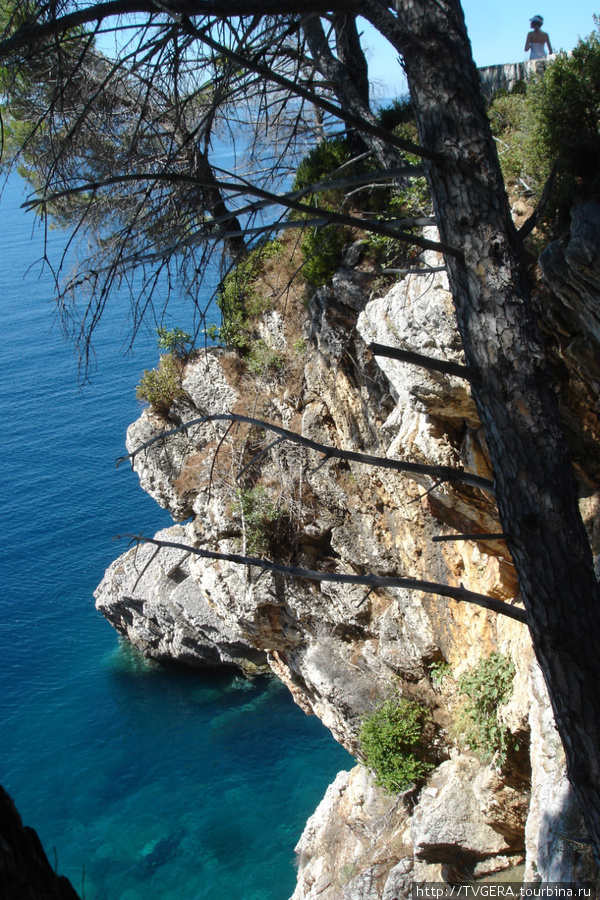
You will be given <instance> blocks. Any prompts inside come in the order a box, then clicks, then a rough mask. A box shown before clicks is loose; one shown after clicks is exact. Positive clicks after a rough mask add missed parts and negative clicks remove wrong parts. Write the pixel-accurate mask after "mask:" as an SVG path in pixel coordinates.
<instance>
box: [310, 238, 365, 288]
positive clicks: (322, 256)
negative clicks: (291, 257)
mask: <svg viewBox="0 0 600 900" xmlns="http://www.w3.org/2000/svg"><path fill="white" fill-rule="evenodd" d="M351 240H352V235H351V232H350V231H349V230H348V229H347V228H343V227H340V226H338V225H326V226H325V227H324V228H308V229H307V230H306V231H305V232H304V234H303V235H302V241H301V242H300V249H301V250H302V256H303V258H304V264H303V266H302V273H303V275H304V277H305V279H306V280H307V281H308V283H309V284H312V285H313V287H317V288H318V287H321V286H322V285H324V284H327V282H328V281H330V280H331V278H333V276H334V275H335V273H336V272H337V270H338V269H339V267H340V265H341V263H342V257H343V253H344V247H345V246H346V245H347V244H348V243H349V242H350V241H351Z"/></svg>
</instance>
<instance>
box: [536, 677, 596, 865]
mask: <svg viewBox="0 0 600 900" xmlns="http://www.w3.org/2000/svg"><path fill="white" fill-rule="evenodd" d="M531 697H532V703H531V710H530V722H531V761H532V767H533V771H532V777H531V806H530V809H529V817H528V819H527V829H526V833H525V836H526V845H527V859H526V870H525V881H534V882H535V881H541V882H552V881H572V882H575V881H584V882H585V881H587V882H590V881H596V879H597V877H598V870H597V867H596V864H595V862H594V860H593V857H592V853H591V847H590V845H589V843H588V840H589V839H588V835H587V830H586V827H585V825H584V822H583V817H582V815H581V810H580V807H579V804H578V802H577V799H576V797H575V794H574V791H573V788H572V787H571V784H570V782H569V779H568V777H567V772H566V767H565V755H564V750H563V748H562V744H561V741H560V737H559V735H558V731H557V730H556V726H555V724H554V716H553V715H552V707H551V706H550V699H549V697H548V691H547V689H546V684H545V682H544V677H543V675H542V672H541V669H540V667H539V666H538V664H537V663H536V662H533V663H532V666H531Z"/></svg>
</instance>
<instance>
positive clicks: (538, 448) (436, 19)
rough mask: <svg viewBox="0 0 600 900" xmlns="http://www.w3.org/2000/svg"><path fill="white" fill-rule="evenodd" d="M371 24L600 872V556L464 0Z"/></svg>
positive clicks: (402, 0) (382, 16) (406, 1)
mask: <svg viewBox="0 0 600 900" xmlns="http://www.w3.org/2000/svg"><path fill="white" fill-rule="evenodd" d="M365 7H366V8H365V11H364V14H365V15H366V16H367V17H368V18H370V19H371V21H373V23H374V24H375V25H376V27H378V28H379V29H380V30H382V31H383V33H384V34H385V35H386V37H388V39H390V40H391V42H392V44H393V45H394V46H395V47H396V49H398V50H399V52H400V53H401V54H402V56H403V58H404V64H405V67H406V72H407V76H408V81H409V88H410V92H411V97H412V100H413V108H414V110H415V114H416V118H417V125H418V130H419V136H420V139H421V142H422V143H423V145H424V146H425V147H426V148H427V149H430V150H434V151H435V152H436V153H440V154H442V155H443V162H440V163H432V162H425V169H426V175H427V179H428V181H429V185H430V188H431V191H432V194H433V201H434V206H435V211H436V215H437V220H438V222H439V229H440V234H441V240H442V241H443V242H444V243H446V244H449V245H451V246H453V247H456V248H457V249H458V250H460V251H462V254H463V259H462V260H461V258H459V257H458V258H457V256H454V255H453V256H450V255H447V256H446V265H447V268H448V276H449V279H450V286H451V290H452V295H453V298H454V303H455V307H456V315H457V319H458V326H459V329H460V333H461V335H462V340H463V344H464V350H465V357H466V361H467V365H468V366H469V368H470V369H473V370H475V371H476V372H478V373H479V376H480V381H478V382H477V383H476V384H473V386H472V387H473V395H474V398H475V402H476V404H477V409H478V412H479V415H480V417H481V421H482V423H483V426H484V429H485V435H486V439H487V443H488V446H489V449H490V455H491V458H492V464H493V471H494V482H495V486H496V497H497V501H498V508H499V513H500V521H501V522H502V528H503V531H504V532H505V533H506V534H507V535H509V537H508V539H507V541H508V545H509V548H510V551H511V553H512V556H513V559H514V563H515V567H516V571H517V575H518V579H519V585H520V589H521V592H522V596H523V600H524V603H525V606H526V609H527V611H528V613H529V616H530V628H531V635H532V640H533V645H534V649H535V653H536V656H537V659H538V661H539V663H540V665H541V668H542V670H543V672H544V676H545V679H546V683H547V686H548V689H549V693H550V698H551V702H552V706H553V710H554V714H555V718H556V724H557V727H558V730H559V732H560V735H561V738H562V741H563V745H564V748H565V753H566V757H567V767H568V773H569V777H570V780H571V782H572V784H573V785H574V787H575V790H576V792H577V794H578V796H579V799H580V802H581V805H582V809H583V813H584V817H585V821H586V824H587V826H588V829H589V832H590V837H591V839H592V843H593V847H594V852H595V856H596V860H597V861H598V862H599V863H600V654H599V652H598V648H599V647H600V617H599V615H598V613H599V610H600V608H599V595H598V584H597V581H596V578H595V575H594V567H593V560H592V553H591V549H590V545H589V540H588V536H587V534H586V531H585V527H584V525H583V522H582V519H581V515H580V512H579V506H578V496H577V485H576V483H575V478H574V475H573V472H572V468H571V464H570V461H569V452H568V448H567V444H566V441H565V439H564V436H563V435H562V433H561V431H560V427H559V424H558V422H559V417H558V406H557V401H556V397H555V394H554V392H553V390H552V387H551V384H550V376H549V373H548V370H547V367H546V361H545V352H544V347H543V343H542V339H541V336H540V333H539V331H538V327H537V323H536V320H535V317H534V314H533V311H532V307H531V303H530V295H529V287H528V283H527V278H526V273H525V268H524V265H523V261H522V257H521V247H520V241H519V238H518V236H517V233H516V229H515V227H514V225H513V222H512V219H511V215H510V209H509V205H508V200H507V197H506V193H505V190H504V185H503V181H502V175H501V172H500V167H499V163H498V158H497V154H496V149H495V146H494V141H493V139H492V135H491V131H490V127H489V122H488V118H487V116H486V113H485V109H484V104H483V100H482V96H481V92H480V87H479V78H478V73H477V70H476V68H475V64H474V62H473V59H472V55H471V48H470V44H469V40H468V37H467V32H466V27H465V23H464V17H463V13H462V9H461V6H460V3H459V2H458V0H436V2H435V3H432V2H431V0H398V2H397V9H396V16H393V15H392V14H390V12H389V10H386V9H384V8H382V7H381V6H379V4H375V3H373V2H372V0H365Z"/></svg>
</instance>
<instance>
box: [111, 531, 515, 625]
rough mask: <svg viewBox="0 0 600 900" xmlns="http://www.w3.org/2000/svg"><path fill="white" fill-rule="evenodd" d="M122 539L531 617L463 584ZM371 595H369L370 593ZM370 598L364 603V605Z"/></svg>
mask: <svg viewBox="0 0 600 900" xmlns="http://www.w3.org/2000/svg"><path fill="white" fill-rule="evenodd" d="M120 537H128V538H130V540H132V541H134V542H136V543H138V544H139V543H144V544H154V545H155V546H157V547H171V548H173V549H175V550H185V551H186V552H188V553H193V554H194V555H195V556H199V557H201V558H202V559H214V560H219V561H222V562H231V563H237V564H239V565H242V566H247V567H256V568H259V569H262V570H263V571H267V572H276V573H277V574H279V575H285V576H288V577H290V578H305V579H306V580H307V581H316V582H328V583H332V584H347V585H365V586H367V587H368V588H369V593H371V591H374V590H377V589H381V590H385V589H386V588H401V589H403V590H407V591H422V592H423V593H424V594H437V595H438V596H440V597H449V598H450V599H451V600H457V601H459V602H463V603H472V604H474V605H475V606H480V607H482V608H483V609H489V610H491V611H492V612H495V613H499V614H501V615H503V616H508V618H510V619H515V620H516V621H517V622H523V623H524V624H527V623H528V616H527V613H526V612H525V610H524V609H520V608H519V607H517V606H511V605H510V604H509V603H504V602H503V601H502V600H496V599H495V598H494V597H487V596H486V595H485V594H478V593H476V592H475V591H469V590H467V589H466V588H464V587H463V586H462V585H461V586H460V587H458V588H457V587H451V586H450V585H447V584H439V583H437V582H434V581H420V580H419V579H418V578H400V577H396V576H393V575H373V574H370V575H344V574H338V573H336V572H317V571H315V570H314V569H302V568H300V567H299V566H284V565H282V564H280V563H274V562H271V561H270V560H267V559H260V558H258V557H252V556H242V555H240V554H237V553H217V552H216V551H213V550H203V549H201V548H199V547H192V546H191V544H183V543H179V542H178V541H163V540H157V539H155V538H146V537H143V536H142V535H120ZM367 596H368V594H367ZM364 600H366V597H365V598H363V600H362V601H361V602H364Z"/></svg>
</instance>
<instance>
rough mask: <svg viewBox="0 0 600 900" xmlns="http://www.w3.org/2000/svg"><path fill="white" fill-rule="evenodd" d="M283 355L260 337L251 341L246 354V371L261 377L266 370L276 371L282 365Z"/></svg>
mask: <svg viewBox="0 0 600 900" xmlns="http://www.w3.org/2000/svg"><path fill="white" fill-rule="evenodd" d="M284 361H285V357H284V356H283V354H282V353H280V352H279V351H278V350H274V349H273V348H272V347H270V346H269V344H268V343H267V342H266V341H265V340H263V339H262V338H261V339H260V340H258V341H253V342H252V346H251V347H250V352H249V354H248V359H247V363H248V371H249V372H252V374H253V375H259V376H260V377H261V378H262V377H263V375H266V374H267V372H273V371H278V370H279V369H281V368H282V367H283V364H284Z"/></svg>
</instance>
